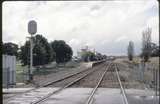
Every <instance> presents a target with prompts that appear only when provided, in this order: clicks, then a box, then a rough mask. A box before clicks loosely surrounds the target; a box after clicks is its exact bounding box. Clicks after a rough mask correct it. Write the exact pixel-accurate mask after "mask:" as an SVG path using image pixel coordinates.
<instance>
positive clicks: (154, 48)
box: [151, 43, 160, 57]
mask: <svg viewBox="0 0 160 104" xmlns="http://www.w3.org/2000/svg"><path fill="white" fill-rule="evenodd" d="M159 54H160V52H159V46H158V45H156V44H155V43H151V57H159Z"/></svg>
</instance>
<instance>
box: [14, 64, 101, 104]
mask: <svg viewBox="0 0 160 104" xmlns="http://www.w3.org/2000/svg"><path fill="white" fill-rule="evenodd" d="M103 65H104V63H103V64H102V65H97V66H95V67H94V70H93V69H92V68H88V69H87V70H83V71H80V72H77V73H74V74H71V75H69V76H66V77H64V78H61V79H59V80H56V81H53V82H48V83H47V84H45V85H43V86H40V87H38V88H34V89H31V90H29V91H26V92H24V93H22V94H19V95H18V96H19V97H20V98H21V96H22V95H23V94H25V95H26V97H27V98H31V100H34V102H32V103H31V104H38V103H40V102H42V101H43V100H45V99H47V98H48V97H49V96H51V95H53V94H55V93H58V92H60V91H62V90H64V89H65V88H67V87H69V86H71V85H72V84H74V83H76V82H77V81H79V80H81V79H83V78H85V77H86V76H88V75H89V74H91V73H93V72H94V71H95V70H97V69H99V68H101V67H103ZM75 76H76V77H75ZM77 76H78V77H77ZM71 79H72V81H71ZM73 79H75V80H73ZM66 80H68V81H66ZM63 81H65V82H66V83H65V84H64V85H63V87H61V88H59V89H57V90H54V91H50V92H51V93H50V92H48V94H46V95H43V94H41V92H40V91H39V89H41V88H43V87H55V84H57V83H61V82H63ZM69 81H70V82H69ZM53 85H54V86H53ZM60 86H62V85H60ZM32 92H36V94H38V93H39V94H38V95H39V96H37V97H36V98H32V97H33V96H32V94H31V93H32ZM27 93H28V94H27ZM42 93H44V92H42ZM30 95H31V96H30ZM22 99H24V98H22ZM22 99H20V100H22ZM17 100H18V99H17Z"/></svg>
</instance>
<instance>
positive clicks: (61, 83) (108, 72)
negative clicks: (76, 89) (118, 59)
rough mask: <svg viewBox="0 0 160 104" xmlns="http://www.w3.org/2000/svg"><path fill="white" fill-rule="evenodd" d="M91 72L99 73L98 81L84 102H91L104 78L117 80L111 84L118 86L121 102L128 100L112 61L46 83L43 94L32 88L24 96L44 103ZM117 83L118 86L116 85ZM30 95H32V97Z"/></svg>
mask: <svg viewBox="0 0 160 104" xmlns="http://www.w3.org/2000/svg"><path fill="white" fill-rule="evenodd" d="M105 66H106V67H105ZM98 69H99V70H98ZM98 71H100V73H97V72H98ZM93 73H96V74H99V76H98V77H97V80H98V81H96V84H95V87H94V88H93V90H92V91H91V93H90V95H89V96H88V97H87V98H86V100H84V104H92V103H93V98H94V95H95V93H96V91H97V89H98V88H99V87H101V86H103V83H106V80H108V81H109V82H112V83H113V82H115V81H117V82H118V83H117V82H116V84H114V83H113V85H112V86H116V88H120V92H121V96H122V98H123V100H122V101H123V104H128V100H127V97H126V93H125V90H124V88H123V85H122V82H121V79H120V76H119V72H118V69H117V65H116V64H115V63H112V62H111V63H108V64H106V63H103V64H100V65H97V66H96V67H94V68H93V69H87V70H86V71H82V72H78V73H77V74H76V73H75V74H73V75H71V76H67V77H65V78H62V79H60V80H57V81H55V82H50V83H47V84H46V85H45V87H47V88H48V92H45V94H44V91H40V88H37V89H34V90H32V91H30V92H34V93H32V94H31V93H28V95H27V96H26V99H28V98H30V99H29V101H28V103H27V104H44V103H46V102H45V101H47V100H49V99H50V97H51V96H52V95H54V94H58V93H60V92H62V91H64V90H65V89H66V88H68V87H71V86H72V87H73V86H74V84H76V83H77V82H79V81H81V80H82V79H87V78H88V77H89V76H90V75H92V74H93ZM118 85H119V87H118ZM51 87H58V88H57V89H54V90H53V89H52V88H51ZM59 87H60V88H59ZM41 90H43V89H41ZM36 94H37V96H36V97H35V95H36ZM32 95H34V97H33V96H32ZM32 97H33V98H32ZM23 99H25V97H24V98H23V97H22V98H20V100H23ZM17 101H18V99H17ZM85 101H86V102H85ZM7 104H17V103H7Z"/></svg>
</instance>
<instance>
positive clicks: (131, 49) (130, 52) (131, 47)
mask: <svg viewBox="0 0 160 104" xmlns="http://www.w3.org/2000/svg"><path fill="white" fill-rule="evenodd" d="M133 55H134V43H133V42H132V41H130V42H129V45H128V59H129V60H130V61H132V60H133Z"/></svg>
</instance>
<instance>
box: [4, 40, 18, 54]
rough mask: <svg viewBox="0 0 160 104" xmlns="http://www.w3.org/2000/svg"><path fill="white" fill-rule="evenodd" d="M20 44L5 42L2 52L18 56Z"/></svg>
mask: <svg viewBox="0 0 160 104" xmlns="http://www.w3.org/2000/svg"><path fill="white" fill-rule="evenodd" d="M17 51H18V45H17V44H15V43H11V42H8V43H4V44H3V46H2V53H3V54H7V55H12V56H13V55H14V56H16V57H17V56H18V52H17Z"/></svg>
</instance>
